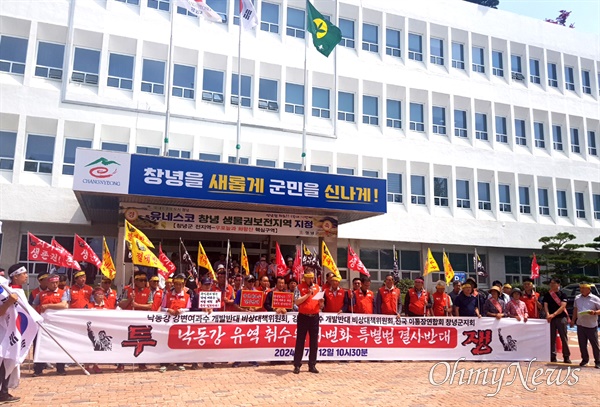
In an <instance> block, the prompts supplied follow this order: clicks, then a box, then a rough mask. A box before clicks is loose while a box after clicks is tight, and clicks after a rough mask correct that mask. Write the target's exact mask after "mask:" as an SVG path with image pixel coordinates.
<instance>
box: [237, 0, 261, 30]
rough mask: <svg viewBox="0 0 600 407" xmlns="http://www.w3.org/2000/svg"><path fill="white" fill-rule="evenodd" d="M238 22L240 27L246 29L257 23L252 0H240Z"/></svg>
mask: <svg viewBox="0 0 600 407" xmlns="http://www.w3.org/2000/svg"><path fill="white" fill-rule="evenodd" d="M240 22H241V27H242V28H243V29H244V30H247V31H250V30H251V29H253V28H254V27H256V26H257V25H258V16H257V15H256V9H255V8H254V5H253V4H252V0H240Z"/></svg>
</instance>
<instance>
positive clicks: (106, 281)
mask: <svg viewBox="0 0 600 407" xmlns="http://www.w3.org/2000/svg"><path fill="white" fill-rule="evenodd" d="M100 287H102V289H103V290H104V305H105V307H106V309H116V308H117V299H118V297H117V291H116V290H113V288H112V280H111V279H110V278H108V277H106V276H102V280H101V281H100Z"/></svg>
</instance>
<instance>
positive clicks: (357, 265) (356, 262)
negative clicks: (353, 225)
mask: <svg viewBox="0 0 600 407" xmlns="http://www.w3.org/2000/svg"><path fill="white" fill-rule="evenodd" d="M348 270H353V271H358V272H359V273H361V274H364V275H365V276H367V277H371V274H370V273H369V270H367V268H366V267H365V265H364V264H363V262H362V261H360V258H359V257H358V255H357V254H356V252H354V250H352V247H350V245H348Z"/></svg>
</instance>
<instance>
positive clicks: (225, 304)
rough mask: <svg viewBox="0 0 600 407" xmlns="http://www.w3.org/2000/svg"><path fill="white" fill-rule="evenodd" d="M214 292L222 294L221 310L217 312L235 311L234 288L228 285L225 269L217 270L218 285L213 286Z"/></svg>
mask: <svg viewBox="0 0 600 407" xmlns="http://www.w3.org/2000/svg"><path fill="white" fill-rule="evenodd" d="M212 290H213V291H220V292H221V308H219V309H218V310H215V311H235V308H234V307H233V287H232V286H231V285H230V284H228V283H227V272H226V271H225V267H219V268H218V269H217V284H213V285H212Z"/></svg>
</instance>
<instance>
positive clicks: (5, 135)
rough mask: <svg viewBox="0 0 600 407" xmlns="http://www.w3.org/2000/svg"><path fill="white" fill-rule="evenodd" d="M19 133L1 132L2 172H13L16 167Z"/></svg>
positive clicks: (0, 164) (0, 162)
mask: <svg viewBox="0 0 600 407" xmlns="http://www.w3.org/2000/svg"><path fill="white" fill-rule="evenodd" d="M16 145H17V133H15V132H12V131H0V170H7V171H12V170H13V168H14V166H15V147H16Z"/></svg>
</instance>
